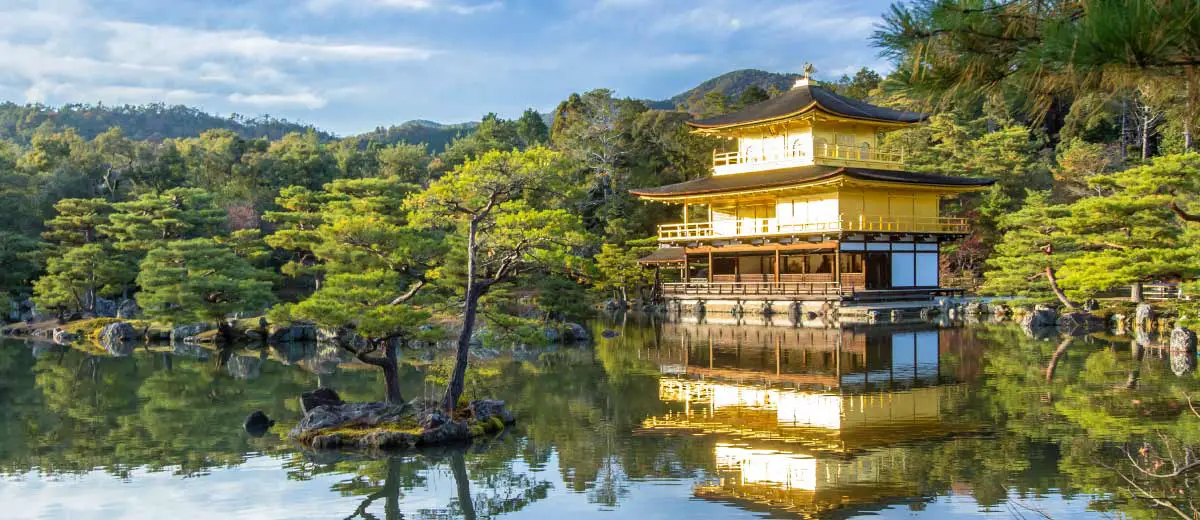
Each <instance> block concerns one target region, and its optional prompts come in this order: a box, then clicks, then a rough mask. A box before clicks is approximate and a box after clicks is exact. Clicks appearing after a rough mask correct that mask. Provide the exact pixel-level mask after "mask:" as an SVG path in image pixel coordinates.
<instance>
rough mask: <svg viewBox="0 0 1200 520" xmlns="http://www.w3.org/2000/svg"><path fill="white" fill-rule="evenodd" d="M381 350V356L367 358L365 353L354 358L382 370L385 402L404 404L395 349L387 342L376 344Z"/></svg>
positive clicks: (382, 341) (381, 341)
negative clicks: (385, 395)
mask: <svg viewBox="0 0 1200 520" xmlns="http://www.w3.org/2000/svg"><path fill="white" fill-rule="evenodd" d="M377 346H378V347H379V348H382V349H383V355H382V356H368V355H366V353H362V354H358V353H356V354H355V357H357V358H358V359H359V361H362V362H363V363H366V364H368V365H373V366H377V367H379V368H380V370H383V387H384V390H385V391H386V392H387V402H389V403H392V404H404V395H403V394H402V393H401V392H400V368H399V363H397V360H396V349H395V348H392V346H391V345H388V342H387V340H380V341H379V343H378V344H377Z"/></svg>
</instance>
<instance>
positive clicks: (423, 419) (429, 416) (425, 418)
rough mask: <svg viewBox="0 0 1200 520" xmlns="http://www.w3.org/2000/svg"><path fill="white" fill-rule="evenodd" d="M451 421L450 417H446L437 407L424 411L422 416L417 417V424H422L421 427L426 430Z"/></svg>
mask: <svg viewBox="0 0 1200 520" xmlns="http://www.w3.org/2000/svg"><path fill="white" fill-rule="evenodd" d="M449 421H450V418H449V417H446V415H445V414H443V413H442V412H441V411H440V410H438V409H436V408H435V409H430V410H426V411H425V412H422V413H421V416H420V418H419V419H417V424H420V425H421V427H422V428H424V429H426V430H432V429H434V428H438V427H441V425H443V424H446V423H447V422H449Z"/></svg>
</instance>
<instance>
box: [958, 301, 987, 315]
mask: <svg viewBox="0 0 1200 520" xmlns="http://www.w3.org/2000/svg"><path fill="white" fill-rule="evenodd" d="M964 311H965V312H966V313H967V316H982V315H984V314H987V311H988V307H987V304H986V303H983V302H971V303H968V304H967V307H966V309H964Z"/></svg>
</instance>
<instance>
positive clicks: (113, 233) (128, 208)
mask: <svg viewBox="0 0 1200 520" xmlns="http://www.w3.org/2000/svg"><path fill="white" fill-rule="evenodd" d="M113 208H114V210H115V212H114V213H113V214H112V215H111V216H110V217H109V221H110V222H109V224H107V225H103V226H100V228H99V229H100V231H101V232H103V233H106V234H107V235H108V236H110V237H112V238H113V240H114V241H115V247H116V248H117V249H119V250H122V251H130V252H133V253H134V254H135V255H141V254H145V252H146V251H149V250H151V249H154V248H156V247H160V246H162V245H163V244H164V243H166V242H169V241H172V240H183V239H190V238H202V237H211V236H214V235H217V234H220V233H221V232H222V231H223V230H224V229H223V228H224V226H225V219H226V215H225V210H223V209H221V208H219V207H217V206H216V204H214V203H213V198H212V196H211V195H209V194H208V193H207V192H205V191H204V190H201V189H199V188H174V189H170V190H167V191H165V192H163V193H161V194H155V193H147V194H145V195H142V196H141V197H138V198H137V199H135V200H131V201H128V202H118V203H116V204H113Z"/></svg>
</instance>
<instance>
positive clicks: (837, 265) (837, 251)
mask: <svg viewBox="0 0 1200 520" xmlns="http://www.w3.org/2000/svg"><path fill="white" fill-rule="evenodd" d="M833 281H834V282H837V284H838V292H841V290H842V241H841V240H838V241H837V242H836V243H835V244H834V245H833Z"/></svg>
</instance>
